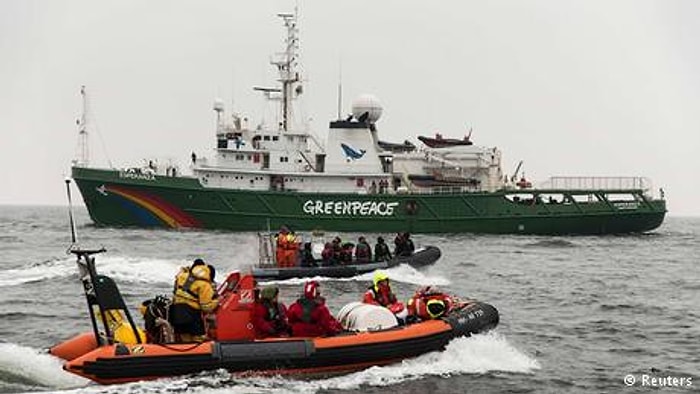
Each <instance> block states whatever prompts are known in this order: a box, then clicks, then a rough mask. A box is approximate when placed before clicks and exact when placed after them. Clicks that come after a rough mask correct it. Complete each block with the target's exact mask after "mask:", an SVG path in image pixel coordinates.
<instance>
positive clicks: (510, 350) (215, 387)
mask: <svg viewBox="0 0 700 394" xmlns="http://www.w3.org/2000/svg"><path fill="white" fill-rule="evenodd" d="M538 369H540V365H539V363H538V362H537V360H536V359H534V358H532V357H530V356H528V355H526V354H524V353H522V352H521V351H519V350H518V349H516V348H515V347H513V346H512V345H511V344H510V343H509V342H508V341H507V340H506V338H505V337H504V336H502V335H501V334H499V333H497V332H490V333H487V334H480V335H475V336H472V337H469V338H457V339H455V340H453V341H452V342H450V343H449V344H448V346H447V347H446V349H445V350H444V351H441V352H432V353H428V354H425V355H422V356H419V357H416V358H413V359H408V360H404V361H402V362H400V363H395V364H391V365H386V366H382V367H371V368H368V369H366V370H363V371H359V372H355V373H351V374H347V375H340V376H335V377H330V378H325V379H313V380H308V379H305V380H297V379H288V378H283V377H279V376H277V377H256V376H246V375H231V374H229V373H228V372H226V371H223V370H219V371H213V372H206V373H202V374H198V375H195V376H186V377H178V378H167V379H160V380H157V381H151V382H136V383H129V384H124V385H119V386H106V387H103V386H100V387H94V386H93V387H90V386H88V387H83V388H80V389H77V390H71V392H76V393H81V394H91V393H98V392H99V393H115V394H116V393H124V392H138V393H149V392H153V393H159V392H183V391H196V392H200V393H208V394H220V393H290V392H291V393H318V392H324V391H327V390H352V389H358V388H361V387H364V386H374V387H385V386H391V385H394V384H397V383H402V382H408V381H413V380H417V379H421V378H425V377H429V376H435V377H449V376H454V375H466V374H483V373H486V372H491V371H499V372H510V373H525V374H527V373H532V372H534V371H535V370H538ZM47 372H48V371H47ZM38 375H39V376H37V377H38V378H41V377H42V376H41V374H38ZM50 387H56V386H50ZM64 393H65V392H64Z"/></svg>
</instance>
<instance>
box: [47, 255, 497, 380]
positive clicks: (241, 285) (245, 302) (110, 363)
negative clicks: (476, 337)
mask: <svg viewBox="0 0 700 394" xmlns="http://www.w3.org/2000/svg"><path fill="white" fill-rule="evenodd" d="M95 252H99V251H82V250H76V251H73V253H75V254H76V255H77V256H78V267H79V270H80V276H81V280H82V282H83V287H84V289H85V294H86V296H87V298H88V305H89V307H90V317H91V320H92V326H93V332H90V333H85V334H81V335H78V336H76V337H74V338H73V339H70V340H68V341H66V342H63V343H61V344H59V345H57V346H55V347H53V348H52V349H51V350H50V353H51V354H53V355H55V356H57V357H61V358H63V359H64V360H66V362H65V364H64V369H65V370H66V371H69V372H72V373H75V374H77V375H80V376H83V377H86V378H88V379H91V380H94V381H96V382H98V383H103V384H110V383H122V382H130V381H136V380H146V379H155V378H160V377H166V376H176V375H184V374H190V373H196V372H201V371H206V370H216V369H222V368H223V369H226V370H228V371H231V372H247V371H251V372H255V373H261V374H330V373H338V372H345V371H353V370H359V369H363V368H366V367H369V366H373V365H382V364H388V363H392V362H396V361H399V360H402V359H405V358H409V357H415V356H418V355H421V354H424V353H427V352H431V351H437V350H441V349H443V348H444V347H445V346H446V345H447V343H448V342H449V341H450V340H451V339H453V338H455V337H459V336H468V335H470V334H472V333H478V332H482V331H486V330H489V329H491V328H493V327H495V326H496V325H497V324H498V319H499V316H498V311H497V310H496V309H495V308H494V307H493V306H491V305H488V304H485V303H481V302H475V301H469V302H462V303H457V304H455V305H454V307H453V308H452V310H451V311H450V312H449V313H448V314H447V315H445V316H442V317H440V318H437V319H432V320H423V321H418V322H415V323H412V324H405V325H398V324H396V321H395V319H394V318H393V314H392V315H391V317H390V318H389V319H387V318H386V315H381V314H382V313H387V312H386V311H388V310H387V309H386V308H380V307H375V306H370V305H367V304H360V303H353V304H350V305H348V306H346V307H345V308H343V309H342V310H341V312H340V316H339V320H340V321H341V323H343V324H344V326H345V327H346V328H347V329H348V330H347V331H345V332H343V333H342V334H340V335H337V336H334V337H319V338H272V339H264V340H256V339H254V332H253V326H252V324H251V320H250V311H251V307H252V304H253V301H254V294H255V291H254V289H255V285H256V284H255V279H254V277H253V276H252V275H250V274H245V275H244V274H241V273H239V272H233V273H231V274H229V276H228V277H227V278H226V281H224V282H223V283H222V284H221V285H220V286H219V288H218V291H219V297H220V302H219V308H218V309H217V310H216V312H215V313H213V314H212V315H210V316H208V318H207V322H208V325H209V327H208V334H209V335H208V336H209V338H212V340H210V341H206V342H202V343H184V344H183V343H180V344H174V343H145V336H144V335H143V334H142V332H141V330H140V329H139V328H138V327H137V326H136V324H135V323H134V322H133V320H132V318H131V316H130V314H129V311H128V309H127V308H126V306H125V304H124V301H123V299H122V298H121V295H120V294H119V291H118V290H117V287H116V284H115V283H114V282H113V281H112V280H111V279H110V278H109V277H107V276H103V275H98V274H97V273H96V272H95V269H94V258H93V257H92V256H91V254H94V253H95ZM372 308H378V309H372ZM380 310H382V311H383V312H382V311H380ZM115 312H116V313H115ZM388 313H390V312H388ZM380 315H381V316H380ZM392 319H394V320H393V322H392ZM358 322H359V323H358ZM98 325H102V327H103V330H100V329H98Z"/></svg>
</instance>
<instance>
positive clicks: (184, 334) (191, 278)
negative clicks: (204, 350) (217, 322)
mask: <svg viewBox="0 0 700 394" xmlns="http://www.w3.org/2000/svg"><path fill="white" fill-rule="evenodd" d="M211 268H213V267H211ZM211 268H210V266H208V265H207V264H205V263H204V260H202V259H196V260H195V261H194V262H193V263H192V265H191V266H190V267H182V268H180V272H178V274H177V276H175V285H174V289H173V303H172V306H171V307H170V320H171V322H172V325H173V329H174V330H175V336H176V340H177V341H178V342H201V341H204V340H205V339H206V335H205V332H206V331H205V327H204V319H203V316H202V313H203V312H204V313H209V312H212V311H214V310H215V309H216V307H217V306H218V305H219V300H218V299H217V296H218V294H217V293H216V290H215V289H214V279H213V276H212V274H214V273H213V272H212V269H211Z"/></svg>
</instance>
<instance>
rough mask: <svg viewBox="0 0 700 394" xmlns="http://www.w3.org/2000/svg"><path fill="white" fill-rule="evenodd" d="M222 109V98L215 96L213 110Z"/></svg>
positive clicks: (218, 110)
mask: <svg viewBox="0 0 700 394" xmlns="http://www.w3.org/2000/svg"><path fill="white" fill-rule="evenodd" d="M223 110H224V100H222V99H220V98H217V99H214V111H216V112H222V111H223Z"/></svg>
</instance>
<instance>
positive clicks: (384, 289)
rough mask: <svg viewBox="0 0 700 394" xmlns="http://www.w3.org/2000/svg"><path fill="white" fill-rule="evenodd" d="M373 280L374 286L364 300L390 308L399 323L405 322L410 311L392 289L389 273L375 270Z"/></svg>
mask: <svg viewBox="0 0 700 394" xmlns="http://www.w3.org/2000/svg"><path fill="white" fill-rule="evenodd" d="M372 282H373V283H372V286H370V287H369V288H368V289H367V291H366V292H365V295H364V297H363V298H362V302H364V303H365V304H374V305H380V306H383V307H385V308H388V309H389V310H390V311H391V312H392V313H393V314H394V315H395V316H396V318H397V319H398V320H399V323H401V324H403V323H405V321H406V320H405V319H406V316H408V313H407V311H406V308H405V307H404V305H403V303H402V302H401V301H398V300H397V299H396V295H394V292H393V291H391V285H390V284H389V277H388V276H387V274H385V273H384V272H382V271H379V270H377V271H375V272H374V278H373V280H372Z"/></svg>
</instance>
